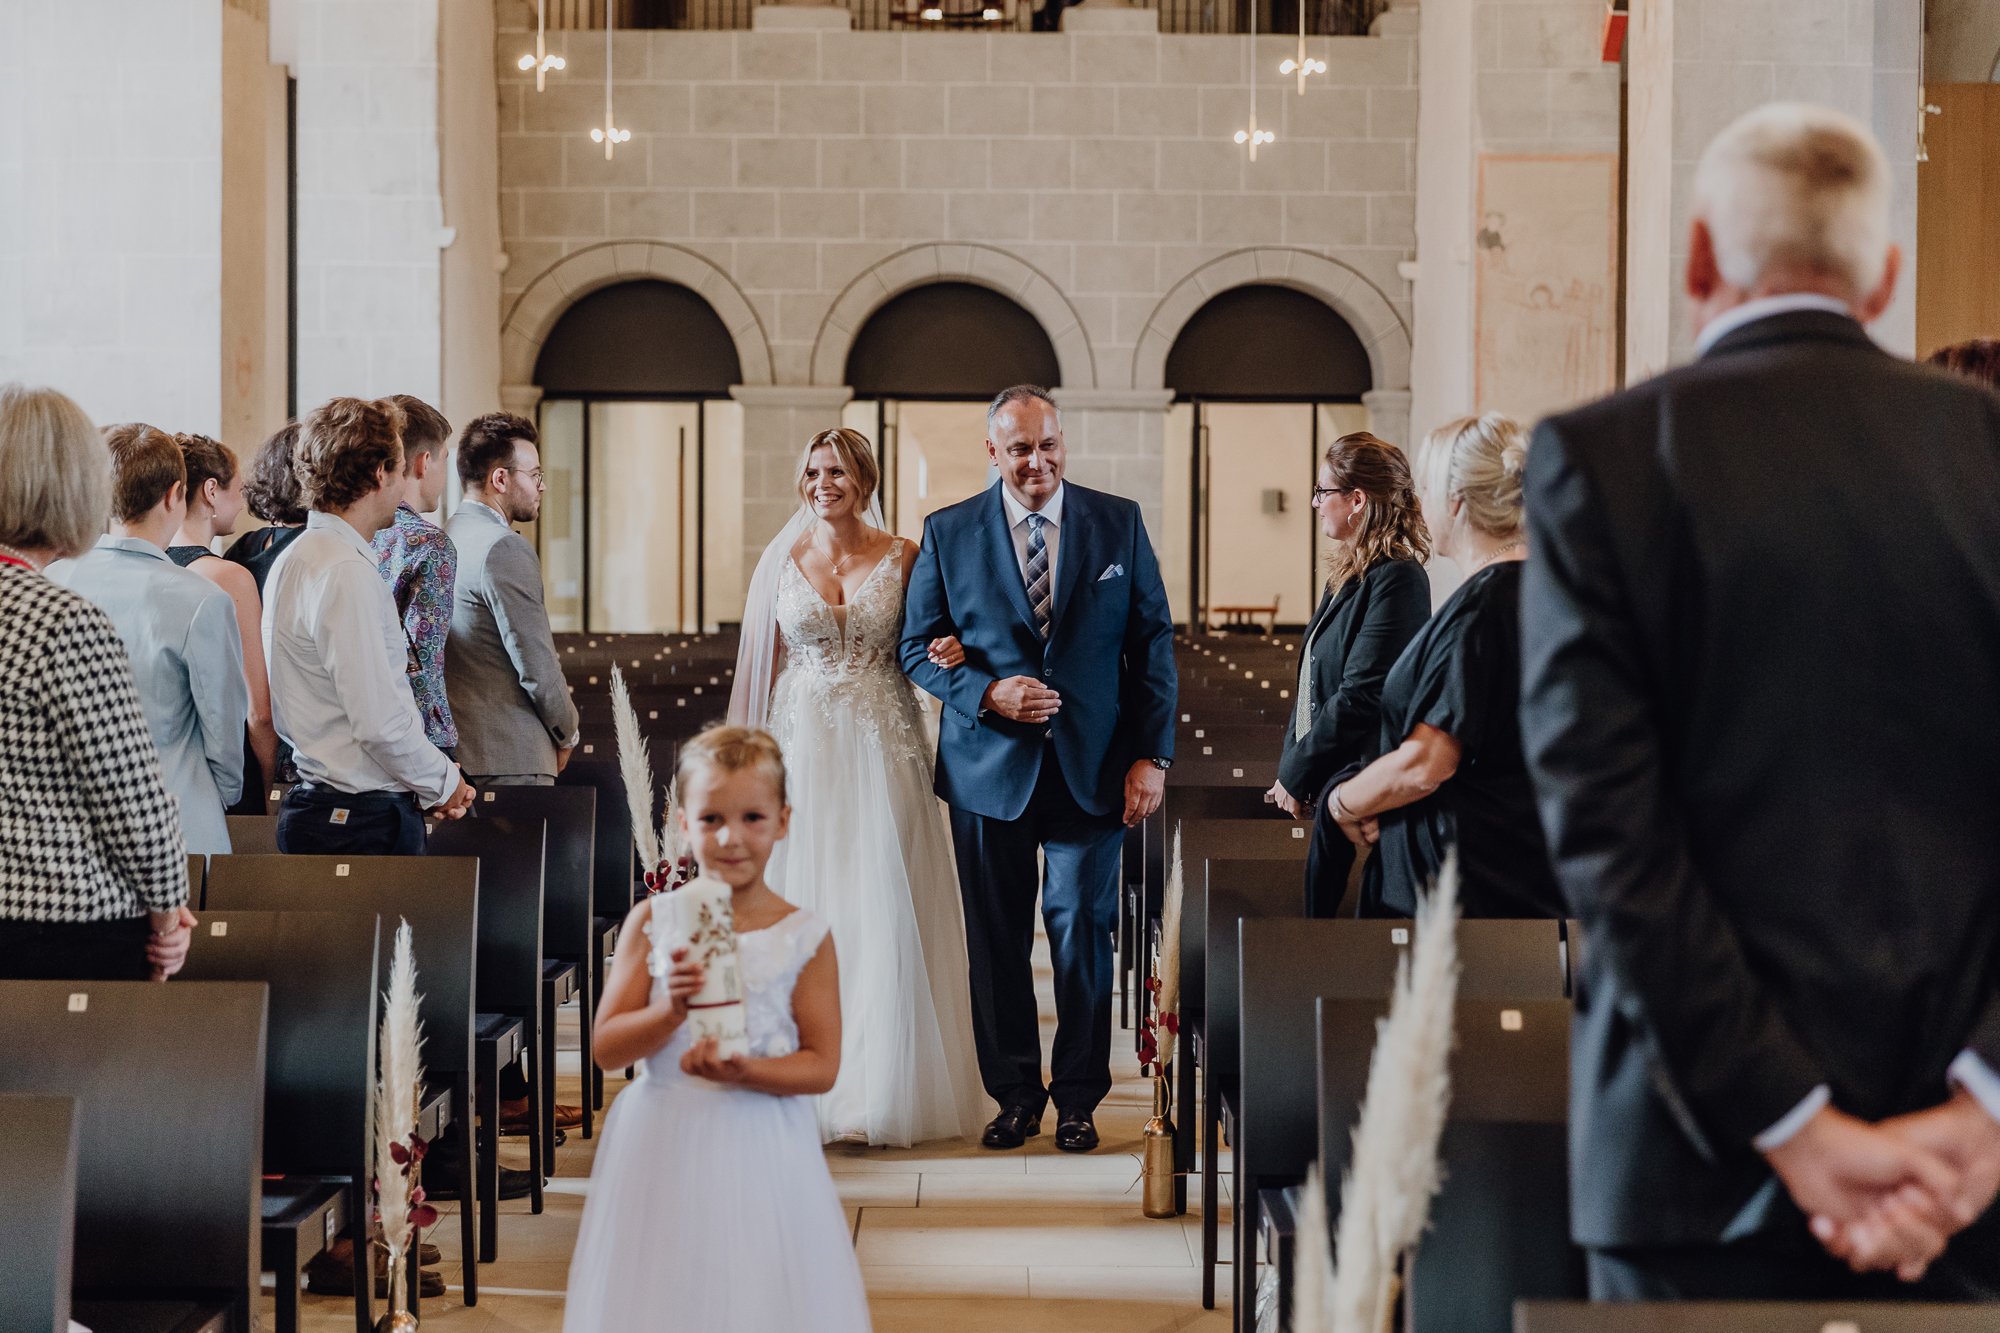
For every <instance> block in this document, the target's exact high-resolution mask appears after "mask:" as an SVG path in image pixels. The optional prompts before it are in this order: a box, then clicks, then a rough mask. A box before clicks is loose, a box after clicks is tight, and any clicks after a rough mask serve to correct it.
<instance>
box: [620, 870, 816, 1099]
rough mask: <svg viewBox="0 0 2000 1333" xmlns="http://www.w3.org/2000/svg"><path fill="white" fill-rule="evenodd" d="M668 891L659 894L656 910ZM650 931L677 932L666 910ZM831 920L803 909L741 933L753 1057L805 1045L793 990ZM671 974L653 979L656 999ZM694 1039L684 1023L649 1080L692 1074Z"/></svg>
mask: <svg viewBox="0 0 2000 1333" xmlns="http://www.w3.org/2000/svg"><path fill="white" fill-rule="evenodd" d="M665 896H666V895H664V894H660V895H656V897H655V898H654V904H655V907H654V910H655V912H656V913H658V912H659V907H658V903H659V900H660V899H661V898H664V897H665ZM646 928H647V931H648V933H649V934H651V933H654V932H659V931H666V930H671V929H672V927H671V926H670V925H669V924H668V922H667V918H666V916H665V915H664V913H660V919H659V921H658V922H657V923H655V922H652V921H648V922H647V927H646ZM826 934H827V924H826V922H824V921H822V920H820V919H819V918H818V917H816V916H814V915H813V914H812V913H811V912H808V911H805V910H803V909H795V910H794V911H792V912H791V913H790V914H789V915H787V916H785V917H783V918H781V919H780V920H779V921H778V922H777V923H776V924H774V925H769V926H766V927H764V928H763V929H762V930H749V931H740V932H738V934H737V936H736V947H737V950H738V961H739V963H740V964H741V966H742V971H743V1017H744V1023H745V1026H746V1027H748V1029H749V1032H750V1054H751V1056H752V1057H753V1058H757V1059H765V1058H769V1057H771V1056H778V1055H790V1054H791V1053H792V1052H793V1051H796V1050H798V1048H799V1025H798V1021H797V1020H796V1019H794V1018H793V1017H792V988H793V987H794V986H795V985H797V984H798V980H799V973H800V972H801V971H803V970H804V968H805V965H806V964H807V963H808V962H810V961H811V960H812V956H813V953H814V951H815V950H817V949H818V948H819V944H820V941H821V940H823V939H825V938H826ZM666 988H667V980H666V978H665V977H655V978H654V979H653V997H654V998H655V999H663V998H665V996H666V993H667V990H666ZM692 1043H693V1033H692V1029H691V1028H690V1027H689V1026H688V1025H686V1024H683V1025H682V1027H681V1030H680V1031H678V1032H676V1033H675V1034H674V1036H673V1040H671V1041H669V1042H668V1043H667V1044H666V1045H665V1046H664V1047H662V1048H661V1049H660V1051H659V1053H658V1054H657V1055H654V1056H653V1057H651V1058H650V1059H649V1060H648V1061H647V1062H646V1064H647V1071H646V1072H647V1077H649V1078H686V1077H687V1075H685V1074H683V1073H681V1063H680V1062H681V1056H682V1054H683V1053H685V1052H686V1050H687V1048H688V1047H689V1046H690V1045H691V1044H692Z"/></svg>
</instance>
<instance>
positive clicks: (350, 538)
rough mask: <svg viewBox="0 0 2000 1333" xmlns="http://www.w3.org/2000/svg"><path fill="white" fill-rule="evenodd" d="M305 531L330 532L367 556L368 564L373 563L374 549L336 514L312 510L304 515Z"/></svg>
mask: <svg viewBox="0 0 2000 1333" xmlns="http://www.w3.org/2000/svg"><path fill="white" fill-rule="evenodd" d="M306 531H307V532H331V533H333V534H334V535H335V536H337V537H339V538H340V539H341V540H342V541H344V542H346V543H347V544H348V545H349V546H351V547H353V548H354V549H355V550H356V551H357V552H359V553H360V554H362V555H364V556H367V557H368V562H369V563H370V564H373V563H375V547H374V546H373V545H372V544H370V542H369V540H368V539H367V538H366V537H364V536H362V535H361V530H360V529H359V528H357V527H355V526H354V525H353V524H352V523H349V522H348V521H347V520H346V519H344V518H342V517H341V516H340V515H338V514H328V513H324V512H322V511H320V510H318V509H315V510H313V511H312V512H310V513H308V514H307V515H306Z"/></svg>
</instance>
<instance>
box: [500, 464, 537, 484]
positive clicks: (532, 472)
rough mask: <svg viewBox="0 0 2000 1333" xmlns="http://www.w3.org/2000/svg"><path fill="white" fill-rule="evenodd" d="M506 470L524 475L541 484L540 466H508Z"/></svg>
mask: <svg viewBox="0 0 2000 1333" xmlns="http://www.w3.org/2000/svg"><path fill="white" fill-rule="evenodd" d="M507 470H508V471H509V472H514V473H518V474H519V475H521V476H523V477H526V478H527V479H528V480H529V481H531V482H533V483H535V484H536V485H537V486H539V485H541V484H542V470H541V469H540V468H524V467H510V468H508V469H507Z"/></svg>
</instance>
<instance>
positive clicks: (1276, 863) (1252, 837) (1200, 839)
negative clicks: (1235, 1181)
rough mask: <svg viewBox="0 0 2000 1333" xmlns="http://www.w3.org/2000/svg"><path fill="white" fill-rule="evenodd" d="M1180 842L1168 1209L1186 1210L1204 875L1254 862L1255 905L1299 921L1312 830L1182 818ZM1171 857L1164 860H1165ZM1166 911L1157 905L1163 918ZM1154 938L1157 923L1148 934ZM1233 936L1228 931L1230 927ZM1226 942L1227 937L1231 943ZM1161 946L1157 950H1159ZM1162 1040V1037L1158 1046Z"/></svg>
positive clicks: (1203, 946) (1203, 944)
mask: <svg viewBox="0 0 2000 1333" xmlns="http://www.w3.org/2000/svg"><path fill="white" fill-rule="evenodd" d="M1179 828H1180V835H1181V867H1182V869H1181V879H1182V900H1181V937H1180V944H1179V951H1178V957H1179V959H1180V978H1181V1004H1180V1033H1179V1034H1178V1036H1177V1037H1175V1038H1174V1041H1175V1048H1176V1056H1175V1066H1174V1069H1175V1072H1174V1116H1175V1119H1174V1172H1175V1182H1174V1183H1175V1189H1174V1202H1175V1204H1176V1206H1177V1207H1179V1208H1180V1209H1181V1210H1182V1211H1186V1208H1187V1185H1186V1182H1187V1174H1186V1173H1188V1172H1192V1171H1193V1170H1194V1169H1195V1145H1196V1141H1197V1140H1196V1130H1195V1114H1196V1100H1195V1079H1194V1072H1195V1070H1197V1069H1200V1068H1203V1066H1202V1064H1201V1059H1202V1056H1201V1050H1200V1042H1199V1040H1198V1039H1197V1035H1196V1034H1197V1032H1198V1031H1199V1027H1200V1023H1201V1016H1202V1007H1203V998H1204V997H1203V993H1202V987H1203V984H1204V978H1205V976H1206V967H1205V960H1206V955H1207V932H1206V931H1205V930H1204V928H1203V923H1204V922H1205V921H1206V919H1207V915H1208V883H1209V878H1210V875H1209V868H1210V867H1211V866H1212V865H1213V864H1214V862H1215V861H1217V860H1222V859H1226V860H1229V861H1231V862H1239V863H1256V864H1257V865H1258V869H1256V870H1254V871H1246V872H1244V873H1246V874H1253V875H1255V876H1256V877H1257V879H1258V881H1259V885H1258V888H1259V891H1260V895H1261V896H1260V899H1259V901H1260V905H1261V906H1263V907H1265V908H1267V909H1270V910H1268V912H1267V913H1266V914H1268V915H1272V916H1284V915H1291V916H1301V917H1302V916H1304V915H1305V855H1306V848H1307V847H1308V846H1309V845H1310V844H1309V842H1308V836H1309V834H1310V833H1311V826H1310V825H1306V824H1301V823H1299V822H1297V821H1295V820H1289V819H1287V820H1276V819H1271V818H1269V817H1268V816H1266V817H1264V818H1260V819H1188V820H1183V821H1182V822H1181V824H1180V825H1179ZM1169 855H1171V853H1169ZM1286 884H1289V885H1290V886H1291V898H1292V899H1293V900H1294V905H1293V906H1292V907H1291V909H1290V910H1289V911H1286V910H1285V909H1284V903H1285V897H1284V893H1283V887H1282V886H1284V885H1286ZM1164 910H1165V904H1164V903H1162V911H1164ZM1148 929H1149V930H1150V931H1151V932H1152V933H1153V934H1154V935H1155V936H1156V937H1157V935H1158V932H1159V929H1160V927H1159V924H1158V923H1154V924H1153V925H1151V926H1149V928H1148ZM1231 929H1232V930H1233V929H1234V928H1233V927H1232V928H1231ZM1229 938H1231V939H1232V940H1233V939H1234V936H1233V935H1232V936H1230V937H1229ZM1161 947H1164V946H1163V945H1162V946H1161ZM1164 1039H1165V1038H1164V1037H1163V1038H1162V1040H1164Z"/></svg>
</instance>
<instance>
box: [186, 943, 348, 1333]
mask: <svg viewBox="0 0 2000 1333" xmlns="http://www.w3.org/2000/svg"><path fill="white" fill-rule="evenodd" d="M378 936H379V930H378V923H377V918H376V915H375V913H373V912H231V911H221V910H217V911H209V912H206V913H204V914H203V916H202V919H201V922H200V924H199V925H197V926H196V927H195V931H194V937H193V939H192V941H191V942H190V944H189V947H188V957H187V964H186V966H185V967H184V968H183V969H182V971H181V976H180V980H182V981H253V982H261V983H263V984H264V985H266V986H268V987H269V988H270V997H271V999H270V1011H269V1022H268V1036H267V1039H266V1043H265V1051H266V1054H265V1060H264V1177H265V1179H264V1197H263V1209H262V1217H263V1245H264V1265H263V1266H264V1268H265V1270H266V1271H267V1272H271V1273H275V1274H276V1275H277V1287H278V1304H277V1325H278V1333H296V1330H297V1329H298V1326H299V1280H300V1278H301V1276H302V1275H303V1274H304V1272H305V1269H306V1265H307V1264H309V1263H310V1262H311V1261H312V1260H313V1258H314V1257H315V1256H317V1255H318V1254H319V1253H320V1252H321V1251H323V1250H325V1249H326V1248H327V1246H329V1245H330V1244H331V1243H332V1242H333V1239H334V1237H335V1236H337V1235H339V1234H340V1233H341V1232H342V1231H345V1232H346V1233H347V1234H348V1238H349V1239H350V1240H352V1241H353V1243H354V1254H355V1264H354V1320H355V1329H356V1331H357V1333H369V1330H370V1329H372V1328H373V1326H374V1316H373V1313H372V1311H371V1309H370V1303H371V1300H370V1298H371V1297H372V1295H373V1291H372V1288H373V1285H374V1283H373V1270H372V1268H371V1266H370V1263H369V1258H370V1255H369V1218H370V1216H371V1209H372V1203H371V1201H370V1198H369V1190H368V1182H369V1180H370V1178H371V1177H372V1176H373V1174H374V1172H373V1168H372V1165H371V1154H372V1148H373V1145H372V1144H370V1143H369V1140H368V1136H369V1113H370V1102H371V1097H372V1093H373V1089H374V1082H375V1034H376V1028H377V1007H376V999H375V997H376V995H377V993H378V990H379V987H380V985H381V972H380V950H381V948H382V947H383V946H382V945H381V943H380V942H379V939H378Z"/></svg>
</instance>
